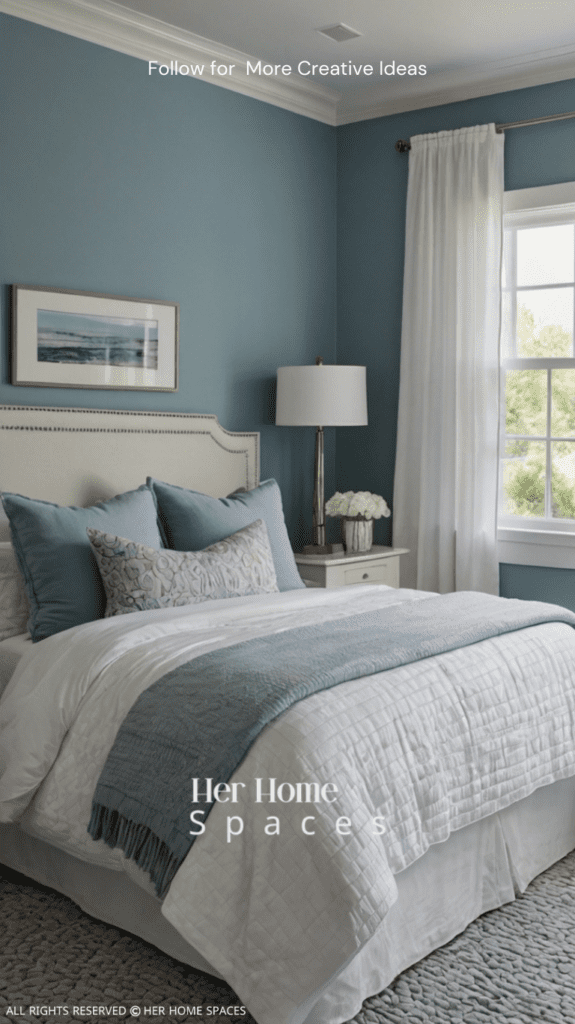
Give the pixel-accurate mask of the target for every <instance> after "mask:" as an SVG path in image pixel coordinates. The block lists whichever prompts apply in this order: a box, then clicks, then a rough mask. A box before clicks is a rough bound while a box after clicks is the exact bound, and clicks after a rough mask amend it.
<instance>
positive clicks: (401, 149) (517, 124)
mask: <svg viewBox="0 0 575 1024" xmlns="http://www.w3.org/2000/svg"><path fill="white" fill-rule="evenodd" d="M570 117H575V110H571V111H569V113H566V114H549V116H548V117H531V118H530V119H529V120H528V121H509V123H508V124H496V125H495V131H496V132H498V133H499V134H501V132H504V131H505V130H506V129H507V128H524V127H525V126H526V125H528V124H547V122H548V121H567V120H568V119H569V118H570ZM395 148H396V150H397V152H398V153H407V151H408V150H410V149H411V143H410V142H408V141H406V140H405V139H398V140H397V142H396V143H395Z"/></svg>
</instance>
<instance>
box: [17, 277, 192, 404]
mask: <svg viewBox="0 0 575 1024" xmlns="http://www.w3.org/2000/svg"><path fill="white" fill-rule="evenodd" d="M11 334H12V369H11V383H12V384H15V385H20V386H31V387H55V388H108V389H115V390H125V391H177V390H178V346H179V337H178V335H179V304H178V303H176V302H165V301H163V300H148V299H133V298H127V297H125V296H122V295H105V294H101V293H99V292H81V291H72V290H70V289H67V288H35V287H32V286H30V285H20V284H15V285H12V332H11Z"/></svg>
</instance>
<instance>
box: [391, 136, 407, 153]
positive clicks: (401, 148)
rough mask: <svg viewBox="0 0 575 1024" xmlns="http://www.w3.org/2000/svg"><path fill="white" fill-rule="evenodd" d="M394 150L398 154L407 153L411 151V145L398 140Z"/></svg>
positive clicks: (403, 140)
mask: <svg viewBox="0 0 575 1024" xmlns="http://www.w3.org/2000/svg"><path fill="white" fill-rule="evenodd" d="M395 148H396V150H397V152H398V153H407V152H408V151H409V150H410V149H411V145H410V143H409V142H406V140H405V139H398V140H397V142H396V143H395Z"/></svg>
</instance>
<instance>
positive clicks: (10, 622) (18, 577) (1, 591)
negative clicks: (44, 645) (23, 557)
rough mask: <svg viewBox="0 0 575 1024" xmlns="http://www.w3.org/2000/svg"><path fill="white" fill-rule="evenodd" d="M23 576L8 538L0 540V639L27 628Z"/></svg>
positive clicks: (23, 631) (14, 634) (26, 601)
mask: <svg viewBox="0 0 575 1024" xmlns="http://www.w3.org/2000/svg"><path fill="white" fill-rule="evenodd" d="M29 611H30V609H29V605H28V598H27V597H26V590H25V588H24V577H23V576H22V573H21V572H20V569H19V568H18V562H17V561H16V555H15V554H14V548H13V547H12V545H11V543H10V541H9V540H7V541H1V542H0V640H7V639H8V637H10V636H18V634H19V633H25V632H26V629H27V625H26V623H27V622H28V614H29Z"/></svg>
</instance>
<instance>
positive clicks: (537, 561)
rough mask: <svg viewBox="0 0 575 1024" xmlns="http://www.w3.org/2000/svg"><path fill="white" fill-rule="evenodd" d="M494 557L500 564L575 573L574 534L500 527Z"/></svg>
mask: <svg viewBox="0 0 575 1024" xmlns="http://www.w3.org/2000/svg"><path fill="white" fill-rule="evenodd" d="M497 557H498V560H499V562H500V563H501V562H507V563H509V564H511V565H540V566H546V567H547V568H552V569H553V568H555V569H575V534H573V533H559V532H555V531H551V530H550V531H548V532H545V531H543V530H541V531H537V530H516V529H508V528H501V527H500V528H499V530H498V531H497Z"/></svg>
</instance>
